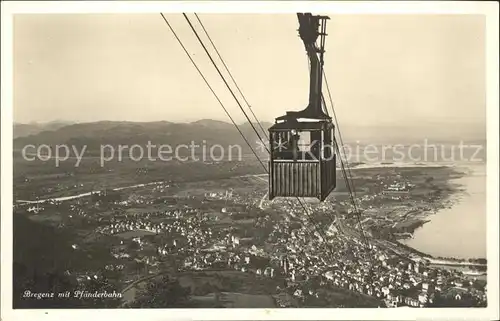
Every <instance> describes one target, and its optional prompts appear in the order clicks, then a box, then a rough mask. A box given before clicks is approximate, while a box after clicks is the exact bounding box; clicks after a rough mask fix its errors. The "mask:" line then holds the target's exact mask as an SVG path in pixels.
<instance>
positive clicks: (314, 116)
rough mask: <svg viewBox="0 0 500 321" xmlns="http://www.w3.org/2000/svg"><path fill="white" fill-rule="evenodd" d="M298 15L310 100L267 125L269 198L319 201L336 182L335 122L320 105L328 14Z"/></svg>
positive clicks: (329, 191) (331, 189) (321, 103)
mask: <svg viewBox="0 0 500 321" xmlns="http://www.w3.org/2000/svg"><path fill="white" fill-rule="evenodd" d="M297 16H298V20H299V25H300V27H299V35H300V38H301V39H302V41H303V42H304V45H305V48H306V51H307V55H308V57H309V62H310V67H311V68H310V87H309V105H308V106H307V107H306V108H305V109H304V110H302V111H298V112H297V111H296V112H293V111H292V112H287V113H286V115H284V116H281V117H278V118H276V120H275V124H274V125H273V126H272V127H271V128H269V136H270V137H269V138H270V139H269V142H270V151H271V155H270V161H269V199H270V200H272V199H274V198H275V197H307V198H317V199H319V200H320V201H324V200H325V199H326V197H327V196H328V195H329V194H330V193H331V192H332V191H333V190H334V189H335V186H336V155H335V149H334V139H333V137H334V136H333V135H334V131H335V126H334V125H333V123H332V119H331V117H330V116H328V115H327V114H326V113H325V112H324V110H323V108H322V107H323V99H322V91H321V90H322V77H323V54H324V45H325V36H326V33H325V31H326V20H328V19H329V18H328V17H325V16H313V15H311V14H309V13H308V14H303V13H298V14H297ZM318 37H319V38H320V41H319V43H320V44H319V47H318V46H317V44H316V41H317V38H318Z"/></svg>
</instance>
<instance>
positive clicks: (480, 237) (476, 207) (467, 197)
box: [402, 164, 487, 258]
mask: <svg viewBox="0 0 500 321" xmlns="http://www.w3.org/2000/svg"><path fill="white" fill-rule="evenodd" d="M458 169H464V170H467V171H468V172H469V174H468V175H466V176H464V177H462V178H460V179H455V180H453V181H452V182H453V183H457V184H460V185H462V187H463V188H465V192H459V194H458V195H454V196H452V197H458V198H459V199H458V200H457V202H456V203H455V204H454V205H453V206H452V207H451V208H446V209H442V210H440V211H438V212H437V213H436V214H434V215H431V216H429V219H430V222H429V223H427V224H425V225H424V226H423V227H421V228H419V229H417V230H416V231H415V233H414V238H413V239H408V240H404V241H402V242H403V243H404V244H406V245H408V246H410V247H413V248H415V249H416V250H418V251H421V252H424V253H427V254H430V255H433V256H442V257H455V258H486V244H487V239H486V165H485V164H474V165H469V166H467V167H466V168H464V167H458Z"/></svg>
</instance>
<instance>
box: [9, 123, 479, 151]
mask: <svg viewBox="0 0 500 321" xmlns="http://www.w3.org/2000/svg"><path fill="white" fill-rule="evenodd" d="M261 125H262V127H263V128H264V130H266V131H267V129H268V128H269V127H270V126H271V125H272V124H271V123H261ZM239 127H240V130H241V131H242V132H243V134H244V135H245V137H246V138H247V140H248V141H249V142H250V143H251V144H252V145H253V146H254V147H255V146H256V144H257V140H258V137H257V135H256V134H255V133H254V131H253V129H252V127H251V125H250V124H249V123H244V124H241V125H239ZM254 127H255V128H256V129H257V130H258V131H259V134H260V135H261V137H262V138H266V137H263V136H264V133H262V132H261V130H260V126H258V125H257V124H254ZM341 133H342V139H343V142H344V143H346V144H353V143H360V144H370V143H372V144H379V143H384V144H411V143H423V141H424V139H427V140H428V141H431V142H442V143H446V142H449V143H458V142H459V141H460V140H462V141H466V142H484V141H485V140H486V128H485V126H484V127H481V126H479V125H476V124H471V125H464V124H454V123H451V124H445V125H443V124H422V125H419V126H418V125H416V126H414V127H408V126H398V125H396V126H393V125H373V126H352V125H341ZM265 135H266V136H267V133H266V134H265ZM148 141H150V142H151V143H152V144H170V145H171V146H175V145H178V144H190V143H191V142H195V143H196V144H202V143H203V144H205V143H206V144H207V145H208V146H209V145H212V144H220V145H222V146H228V145H231V144H240V145H241V146H245V145H246V143H245V141H244V140H243V139H242V138H241V135H240V134H239V132H238V131H237V130H236V128H235V127H234V125H233V124H231V123H228V122H224V121H219V120H212V119H202V120H198V121H195V122H191V123H174V122H168V121H157V122H121V121H99V122H90V123H68V122H61V121H56V122H50V123H44V124H39V123H34V124H14V149H20V148H22V147H23V146H25V145H26V144H34V145H40V144H47V145H52V146H54V145H57V144H68V145H70V144H72V145H76V146H82V145H87V148H88V149H91V148H97V149H98V148H99V146H101V145H104V144H111V145H113V146H116V145H118V144H122V145H124V144H127V145H129V146H130V145H132V144H142V145H143V146H144V145H145V144H147V143H148Z"/></svg>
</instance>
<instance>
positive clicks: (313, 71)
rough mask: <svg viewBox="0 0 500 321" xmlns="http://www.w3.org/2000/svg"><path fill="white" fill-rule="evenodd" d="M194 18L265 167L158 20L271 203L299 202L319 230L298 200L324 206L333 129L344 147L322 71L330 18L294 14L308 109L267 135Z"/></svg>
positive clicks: (330, 183) (333, 161) (331, 176)
mask: <svg viewBox="0 0 500 321" xmlns="http://www.w3.org/2000/svg"><path fill="white" fill-rule="evenodd" d="M194 15H195V17H196V19H197V21H198V23H199V25H200V26H201V28H202V29H203V31H204V34H205V36H206V37H207V38H208V40H209V42H210V43H211V45H212V47H213V49H214V50H215V52H216V53H217V55H218V58H219V60H220V61H221V62H222V64H223V66H224V68H225V70H226V72H227V73H228V75H229V76H230V78H231V80H232V82H233V84H234V85H235V87H236V89H237V91H238V92H239V94H240V96H241V97H242V98H243V100H244V101H245V103H246V105H247V107H248V109H249V111H250V112H251V114H252V116H253V118H254V120H255V121H254V122H252V121H251V120H250V117H249V116H248V114H247V112H246V111H245V108H243V105H242V103H241V102H240V100H239V99H238V98H237V97H236V94H235V92H234V91H233V89H232V88H231V86H230V85H229V83H228V81H227V80H226V77H225V76H224V75H223V73H222V72H221V70H220V68H219V67H218V65H217V63H216V62H215V61H214V59H213V57H212V54H211V53H210V52H209V51H208V49H207V47H206V45H205V43H204V42H203V40H202V39H201V37H200V35H199V34H198V31H197V30H196V28H195V27H194V25H193V23H192V22H191V20H190V19H189V17H188V16H187V15H186V14H185V13H183V16H184V18H185V19H186V21H187V23H188V24H189V26H190V28H191V30H192V31H193V33H194V35H195V36H196V38H197V39H198V41H199V43H200V45H201V46H202V47H203V49H204V51H205V53H206V54H207V56H208V58H209V59H210V61H211V63H212V64H213V66H214V68H215V69H216V70H217V72H218V74H219V76H220V77H221V79H222V81H223V82H224V84H225V85H226V87H227V89H228V90H229V92H230V93H231V95H232V96H233V98H234V99H235V101H236V103H237V105H238V107H239V108H240V110H241V111H242V113H243V115H244V116H245V117H246V119H247V121H248V122H249V124H250V125H251V127H252V129H253V131H254V133H255V134H256V136H257V137H258V139H259V141H260V142H261V143H262V145H263V146H266V150H267V152H268V153H269V162H268V164H267V166H266V164H265V163H264V162H263V161H262V160H261V159H260V157H259V155H258V154H257V153H256V151H255V149H254V148H253V146H252V144H250V142H249V141H248V138H247V137H245V135H244V134H243V132H242V131H241V130H240V128H239V126H238V125H237V124H236V122H235V121H234V119H233V117H232V116H231V114H230V113H229V111H228V109H227V108H226V107H225V106H224V104H223V103H222V102H221V100H220V99H219V97H218V95H217V94H216V93H215V91H214V89H213V88H212V86H211V85H210V83H209V82H208V80H207V79H206V77H205V76H204V74H203V73H202V72H201V70H200V69H199V68H198V65H197V64H196V62H195V61H194V60H193V58H192V57H191V55H190V53H189V52H188V50H187V49H186V47H185V46H184V44H183V42H182V41H181V40H180V38H179V37H178V35H177V34H176V32H175V31H174V29H173V28H172V26H171V25H170V23H169V22H168V20H167V19H166V17H165V16H164V15H163V14H161V16H162V18H163V20H164V21H165V23H166V24H167V25H168V27H169V28H170V30H171V32H172V33H173V35H174V36H175V38H176V39H177V41H178V42H179V44H180V46H181V47H182V49H183V50H184V52H185V53H186V55H187V56H188V58H189V60H190V61H191V63H192V64H193V65H194V67H195V68H196V70H197V71H198V73H199V74H200V76H201V77H202V78H203V80H204V81H205V84H206V85H207V86H208V88H209V89H210V91H211V92H212V94H213V95H214V96H215V98H216V99H217V101H218V102H219V104H220V105H221V107H222V109H223V110H224V112H225V113H226V115H227V116H228V118H229V119H230V120H231V122H232V124H233V125H234V126H235V128H236V129H237V131H238V132H239V134H240V135H241V136H242V138H243V140H244V141H245V142H246V144H247V145H248V146H249V148H250V150H251V151H252V152H253V154H254V155H255V157H256V159H257V160H258V161H259V163H260V165H261V166H262V168H263V169H264V171H265V172H266V173H267V175H268V179H269V191H268V195H269V199H270V200H273V199H275V198H282V199H284V200H286V201H290V202H291V201H293V200H296V201H298V204H299V205H300V206H302V209H303V210H304V216H305V217H307V218H309V220H310V221H311V222H312V226H313V227H314V228H316V229H317V224H315V223H314V221H313V218H312V217H311V215H310V213H309V210H308V209H307V207H306V206H305V205H304V203H303V202H302V200H301V198H315V199H318V200H319V201H320V202H323V201H325V200H326V199H327V197H328V196H329V195H330V194H331V192H332V191H333V190H334V189H335V187H336V185H337V177H336V169H337V158H336V157H337V155H340V154H341V150H340V148H339V145H338V143H337V140H336V137H335V129H337V132H338V135H339V139H340V143H341V144H342V136H341V133H340V130H339V126H338V121H337V118H336V116H335V110H334V108H333V101H332V98H331V94H330V90H329V88H328V81H327V78H326V75H325V72H324V70H323V65H324V53H325V39H326V35H327V34H326V23H327V21H328V20H329V19H330V18H329V17H328V16H322V15H312V14H311V13H297V18H298V22H299V29H298V33H299V36H300V38H301V40H302V42H303V44H304V47H305V51H306V53H307V57H308V60H309V66H310V74H309V78H310V79H309V80H310V81H309V103H308V105H307V106H306V107H305V109H303V110H301V111H288V112H287V113H286V114H285V115H283V116H280V117H277V118H276V119H275V123H274V124H273V125H272V126H271V127H270V128H269V129H268V131H267V132H266V131H265V130H264V128H263V127H262V125H261V123H260V121H259V120H258V119H257V117H256V115H255V113H254V112H253V110H252V108H251V107H250V104H249V103H248V101H247V100H246V98H245V96H244V95H243V93H242V92H241V89H240V88H239V87H238V85H237V83H236V81H235V80H234V78H233V76H232V74H231V72H230V71H229V69H228V67H227V65H226V64H225V62H224V60H223V59H222V57H221V55H220V53H219V51H218V50H217V47H216V46H215V44H214V43H213V41H212V39H211V38H210V35H209V34H208V31H207V30H206V29H205V27H204V25H203V23H202V21H201V20H200V18H199V17H198V15H197V14H196V13H195V14H194ZM323 79H324V80H325V85H326V88H327V90H328V97H329V100H330V106H331V109H332V111H333V116H334V120H335V125H334V123H333V120H332V117H331V116H330V115H329V114H328V108H327V104H326V101H325V98H324V95H323ZM255 124H257V125H258V126H259V127H260V131H259V130H257V128H256V127H255ZM261 134H263V135H261ZM263 136H264V137H267V138H269V141H268V142H269V146H268V144H266V141H265V140H264V138H263ZM301 142H302V143H301ZM339 160H340V168H341V171H342V174H343V177H344V181H345V185H346V188H347V190H348V192H349V195H350V199H351V201H352V205H353V207H354V213H355V215H356V217H357V222H358V227H359V229H360V230H361V233H360V234H361V236H362V237H363V239H364V243H365V244H366V245H368V241H367V238H366V236H365V235H364V232H363V228H362V225H361V219H360V213H359V211H358V210H357V205H356V199H355V190H354V184H353V182H352V174H351V172H350V169H349V167H348V166H346V164H344V161H343V160H342V157H339ZM346 162H347V160H346ZM330 214H332V213H330ZM332 222H335V218H334V217H333V216H332ZM317 232H318V233H319V234H320V235H321V236H322V237H324V233H322V231H321V230H319V231H318V229H317ZM332 251H333V250H332Z"/></svg>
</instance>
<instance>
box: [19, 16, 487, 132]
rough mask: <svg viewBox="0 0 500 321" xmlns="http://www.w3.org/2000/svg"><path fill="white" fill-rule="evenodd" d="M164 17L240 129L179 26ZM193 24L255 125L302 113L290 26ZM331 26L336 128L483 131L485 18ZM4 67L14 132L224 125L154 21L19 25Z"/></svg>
mask: <svg viewBox="0 0 500 321" xmlns="http://www.w3.org/2000/svg"><path fill="white" fill-rule="evenodd" d="M166 16H167V19H169V21H170V22H171V24H172V25H173V27H174V29H175V30H176V31H177V33H178V35H179V36H180V38H181V39H182V40H183V41H184V42H185V45H186V47H187V48H188V50H189V51H190V52H191V53H193V54H194V59H195V61H196V62H197V63H198V64H199V66H200V68H201V69H202V70H203V71H204V72H205V73H206V76H207V78H208V79H209V81H210V83H211V84H212V85H213V87H214V89H215V90H216V92H217V93H218V94H219V95H220V97H221V98H222V100H223V102H224V103H225V104H226V107H227V108H228V109H229V110H230V112H231V113H232V115H233V117H234V118H235V119H236V120H237V121H243V120H244V116H243V115H242V114H241V112H240V111H239V108H238V107H237V105H236V103H235V101H234V100H233V98H232V97H231V95H230V94H229V92H228V91H227V89H226V87H225V86H224V84H223V83H222V81H221V79H220V78H219V76H218V74H217V73H216V71H215V69H214V68H213V66H212V65H211V63H210V61H209V60H208V58H207V56H206V54H205V53H204V51H203V49H202V48H201V46H200V45H199V43H198V42H197V40H196V38H195V37H194V35H193V34H192V32H191V30H190V29H189V26H188V25H187V23H186V21H185V20H184V18H183V17H182V15H180V14H175V15H166ZM199 16H200V18H201V20H202V21H203V22H204V24H205V27H206V28H207V29H208V31H209V33H210V35H211V37H212V39H213V41H214V42H215V44H216V45H217V47H218V49H219V51H220V53H221V55H222V56H223V58H224V59H225V61H226V63H227V65H228V66H229V69H230V70H231V72H232V73H233V76H234V77H235V79H236V81H237V82H238V85H239V86H240V88H241V89H242V91H243V93H244V94H245V96H246V98H247V99H248V101H249V102H250V104H251V105H252V107H253V110H254V112H255V113H256V115H257V116H258V117H259V118H260V119H261V120H266V121H272V120H273V119H274V118H275V117H278V116H280V115H282V114H284V113H285V111H287V110H299V109H302V108H304V107H305V106H306V105H307V100H308V89H309V88H308V83H309V75H308V67H307V58H306V53H305V50H304V47H303V44H302V42H301V40H300V38H299V37H298V34H297V28H298V22H297V18H296V16H295V15H284V14H282V15H267V14H260V15H258V14H257V15H247V14H238V15H209V14H200V15H199ZM191 17H192V19H191V20H192V22H193V23H194V22H196V19H195V17H194V16H191ZM330 17H331V18H332V19H331V20H330V21H329V23H328V25H327V32H328V37H327V40H326V43H327V44H326V47H327V48H326V50H327V52H326V54H325V71H326V74H327V77H328V78H329V84H330V88H331V90H332V95H333V99H334V101H335V104H336V111H337V116H338V117H339V121H340V122H343V123H349V124H375V123H380V122H383V123H389V124H392V123H400V124H406V125H415V124H419V123H421V122H427V123H428V122H431V121H432V122H450V121H455V122H464V123H480V124H481V123H482V124H484V123H485V114H486V107H485V20H484V17H482V16H472V15H455V16H452V15H392V16H391V15H330ZM197 26H198V25H197ZM198 27H199V26H198ZM199 31H200V33H201V34H202V31H201V28H200V29H199ZM207 44H209V43H208V42H207ZM14 57H15V58H14V118H15V121H17V122H31V121H51V120H70V121H96V120H131V121H155V120H168V121H191V120H197V119H201V118H212V119H220V120H228V118H227V116H226V115H225V114H224V112H223V111H222V109H221V107H220V105H219V104H218V103H217V101H216V100H215V98H214V97H213V96H212V94H211V92H210V91H209V90H208V88H207V87H206V85H205V83H204V82H203V80H202V79H201V78H200V76H199V75H198V74H197V71H196V70H195V69H194V67H193V66H192V65H191V63H190V61H189V60H188V58H187V56H186V55H185V53H184V52H183V51H182V49H181V47H180V46H179V44H178V43H177V41H176V40H175V38H174V37H173V35H172V34H171V32H170V30H169V29H168V27H167V26H166V24H165V23H164V21H163V20H162V18H161V16H160V15H159V14H150V15H140V14H115V15H90V14H81V15H17V16H16V17H15V20H14ZM214 57H216V56H215V55H214Z"/></svg>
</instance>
